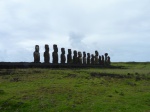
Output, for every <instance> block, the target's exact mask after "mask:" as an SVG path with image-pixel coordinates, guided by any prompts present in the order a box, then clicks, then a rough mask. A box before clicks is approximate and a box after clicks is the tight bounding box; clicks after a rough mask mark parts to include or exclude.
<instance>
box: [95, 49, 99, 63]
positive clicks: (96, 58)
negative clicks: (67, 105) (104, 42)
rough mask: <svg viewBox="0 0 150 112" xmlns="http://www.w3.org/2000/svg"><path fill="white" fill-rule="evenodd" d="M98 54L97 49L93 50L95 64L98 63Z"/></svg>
mask: <svg viewBox="0 0 150 112" xmlns="http://www.w3.org/2000/svg"><path fill="white" fill-rule="evenodd" d="M98 55H99V54H98V51H95V64H96V65H98V63H99V59H98V58H99V57H98Z"/></svg>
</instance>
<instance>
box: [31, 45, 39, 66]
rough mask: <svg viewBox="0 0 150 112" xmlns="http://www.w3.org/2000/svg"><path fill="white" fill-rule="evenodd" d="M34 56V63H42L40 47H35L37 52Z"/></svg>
mask: <svg viewBox="0 0 150 112" xmlns="http://www.w3.org/2000/svg"><path fill="white" fill-rule="evenodd" d="M33 56H34V63H39V62H40V53H39V45H35V51H34V53H33Z"/></svg>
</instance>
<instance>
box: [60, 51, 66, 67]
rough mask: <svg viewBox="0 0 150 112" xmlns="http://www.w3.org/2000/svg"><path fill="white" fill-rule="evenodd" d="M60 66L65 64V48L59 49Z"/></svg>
mask: <svg viewBox="0 0 150 112" xmlns="http://www.w3.org/2000/svg"><path fill="white" fill-rule="evenodd" d="M61 52H62V54H61V64H65V62H66V56H65V48H61Z"/></svg>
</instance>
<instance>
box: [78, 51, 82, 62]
mask: <svg viewBox="0 0 150 112" xmlns="http://www.w3.org/2000/svg"><path fill="white" fill-rule="evenodd" d="M78 64H82V53H81V52H78Z"/></svg>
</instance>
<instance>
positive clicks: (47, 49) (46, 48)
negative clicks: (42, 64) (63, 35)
mask: <svg viewBox="0 0 150 112" xmlns="http://www.w3.org/2000/svg"><path fill="white" fill-rule="evenodd" d="M45 51H47V52H48V51H49V45H47V44H45Z"/></svg>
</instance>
